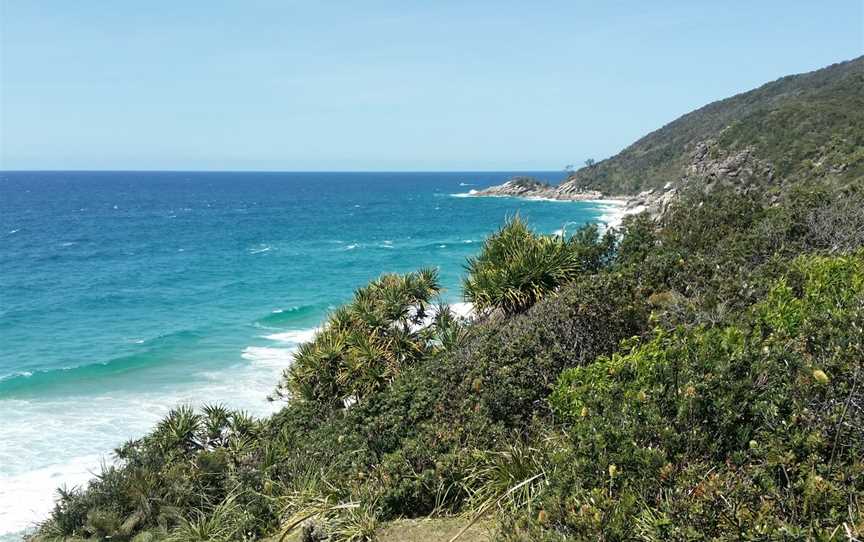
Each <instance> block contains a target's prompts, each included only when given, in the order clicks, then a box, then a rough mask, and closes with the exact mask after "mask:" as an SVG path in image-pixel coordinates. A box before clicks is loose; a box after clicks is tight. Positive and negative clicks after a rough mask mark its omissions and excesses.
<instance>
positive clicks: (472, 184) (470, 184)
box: [459, 183, 474, 186]
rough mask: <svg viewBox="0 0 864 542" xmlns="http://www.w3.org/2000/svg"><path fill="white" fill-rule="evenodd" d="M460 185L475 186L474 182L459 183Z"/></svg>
mask: <svg viewBox="0 0 864 542" xmlns="http://www.w3.org/2000/svg"><path fill="white" fill-rule="evenodd" d="M459 186H474V183H459Z"/></svg>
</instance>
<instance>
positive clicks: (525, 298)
mask: <svg viewBox="0 0 864 542" xmlns="http://www.w3.org/2000/svg"><path fill="white" fill-rule="evenodd" d="M613 247H614V236H613V235H612V234H611V233H609V232H607V234H606V235H604V236H602V237H601V236H600V234H599V232H598V230H597V227H596V226H594V225H591V226H586V227H585V228H583V229H581V230H579V231H578V232H577V233H576V234H575V235H574V236H573V237H571V238H569V239H564V238H562V237H559V236H544V235H537V234H535V233H533V232H532V231H531V230H530V229H529V228H528V225H527V224H526V223H525V222H524V221H522V220H521V219H520V218H519V217H518V216H516V217H514V218H512V219H510V220H508V221H507V223H506V224H505V225H504V227H503V228H501V230H499V231H498V232H497V233H495V234H493V235H491V236H490V237H489V238H488V239H486V241H485V242H484V244H483V249H482V250H481V252H480V254H479V255H478V256H476V257H472V258H469V259H468V264H467V266H466V269H467V271H468V275H467V277H466V278H465V280H464V284H463V290H464V292H465V299H466V300H468V301H470V302H471V303H472V304H473V305H474V307H475V308H476V309H477V310H478V311H482V312H489V311H492V310H495V309H499V310H501V311H503V312H504V313H506V314H515V313H518V312H522V311H524V310H526V309H527V308H529V307H530V306H531V305H533V304H534V303H536V302H537V301H538V300H540V299H542V298H543V297H545V296H547V295H549V294H551V293H552V292H555V291H556V290H557V289H558V288H559V287H560V286H561V285H562V284H565V283H567V282H569V281H571V280H573V279H575V278H576V277H577V276H579V275H580V274H582V273H586V272H592V271H596V270H597V269H599V268H600V267H601V266H602V265H603V263H604V262H605V260H606V259H607V258H609V257H610V256H611V251H612V249H613Z"/></svg>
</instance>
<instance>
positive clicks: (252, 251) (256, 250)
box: [249, 245, 273, 254]
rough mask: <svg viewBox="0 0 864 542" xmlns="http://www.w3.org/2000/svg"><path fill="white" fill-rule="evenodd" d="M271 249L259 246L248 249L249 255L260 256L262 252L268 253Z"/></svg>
mask: <svg viewBox="0 0 864 542" xmlns="http://www.w3.org/2000/svg"><path fill="white" fill-rule="evenodd" d="M272 248H273V247H271V246H270V245H261V246H260V247H258V248H250V249H249V254H261V253H262V252H270V250H271V249H272Z"/></svg>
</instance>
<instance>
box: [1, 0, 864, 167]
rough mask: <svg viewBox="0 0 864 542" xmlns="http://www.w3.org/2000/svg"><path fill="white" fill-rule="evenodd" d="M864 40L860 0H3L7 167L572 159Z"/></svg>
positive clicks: (863, 48)
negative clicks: (146, 0) (708, 0)
mask: <svg viewBox="0 0 864 542" xmlns="http://www.w3.org/2000/svg"><path fill="white" fill-rule="evenodd" d="M862 53H864V0H823V1H819V2H815V1H812V0H806V1H801V0H783V1H774V0H758V1H756V0H749V1H746V2H745V1H739V0H727V1H723V2H701V1H698V2H694V1H692V0H686V1H685V0H682V1H664V0H656V1H651V2H646V1H644V0H640V1H627V2H624V1H614V0H611V1H610V0H606V1H603V2H597V1H573V0H571V1H560V2H559V1H542V0H538V1H535V2H526V1H524V0H520V1H508V0H497V1H481V0H478V1H469V0H462V1H450V0H435V1H423V2H421V1H414V0H394V1H377V0H364V1H362V2H360V1H349V0H344V1H333V0H330V1H319V2H313V1H299V0H281V1H272V2H271V1H256V0H250V1H242V2H241V1H235V2H229V1H222V0H209V1H203V0H202V1H191V0H190V1H183V2H177V1H170V2H168V1H161V0H151V1H148V2H105V1H101V0H100V1H94V0H76V1H74V2H69V1H65V0H64V1H60V0H56V1H52V0H44V1H39V2H34V1H30V0H0V169H6V170H10V169H109V170H119V169H125V170H130V169H137V170H226V169H227V170H269V171H316V170H321V171H343V170H367V171H368V170H389V171H411V170H425V171H432V170H463V171H467V170H497V171H506V170H556V169H561V168H563V167H564V166H565V165H566V164H577V165H578V164H581V163H582V162H584V160H586V159H588V158H594V159H598V160H599V159H602V158H605V157H608V156H610V155H613V154H615V153H616V152H618V151H619V150H621V149H622V148H624V147H625V146H627V145H628V144H629V143H632V142H633V141H635V140H636V139H638V138H639V137H640V136H642V135H644V134H646V133H647V132H650V131H651V130H654V129H657V128H659V127H660V126H662V125H663V124H666V123H668V122H670V121H672V120H674V119H675V118H676V117H678V116H680V115H681V114H684V113H686V112H688V111H690V110H692V109H695V108H697V107H699V106H701V105H704V104H706V103H709V102H711V101H714V100H717V99H720V98H724V97H727V96H730V95H732V94H735V93H738V92H742V91H745V90H748V89H750V88H753V87H755V86H758V85H760V84H762V83H765V82H767V81H771V80H773V79H776V78H778V77H780V76H783V75H787V74H790V73H799V72H804V71H810V70H813V69H817V68H820V67H823V66H826V65H828V64H831V63H834V62H838V61H842V60H847V59H850V58H854V57H856V56H860V55H861V54H862Z"/></svg>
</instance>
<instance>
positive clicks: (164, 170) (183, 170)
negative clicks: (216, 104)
mask: <svg viewBox="0 0 864 542" xmlns="http://www.w3.org/2000/svg"><path fill="white" fill-rule="evenodd" d="M519 172H530V173H559V172H560V173H566V172H567V170H565V169H564V168H560V169H524V168H523V169H294V170H291V169H282V170H280V169H0V173H519Z"/></svg>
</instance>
